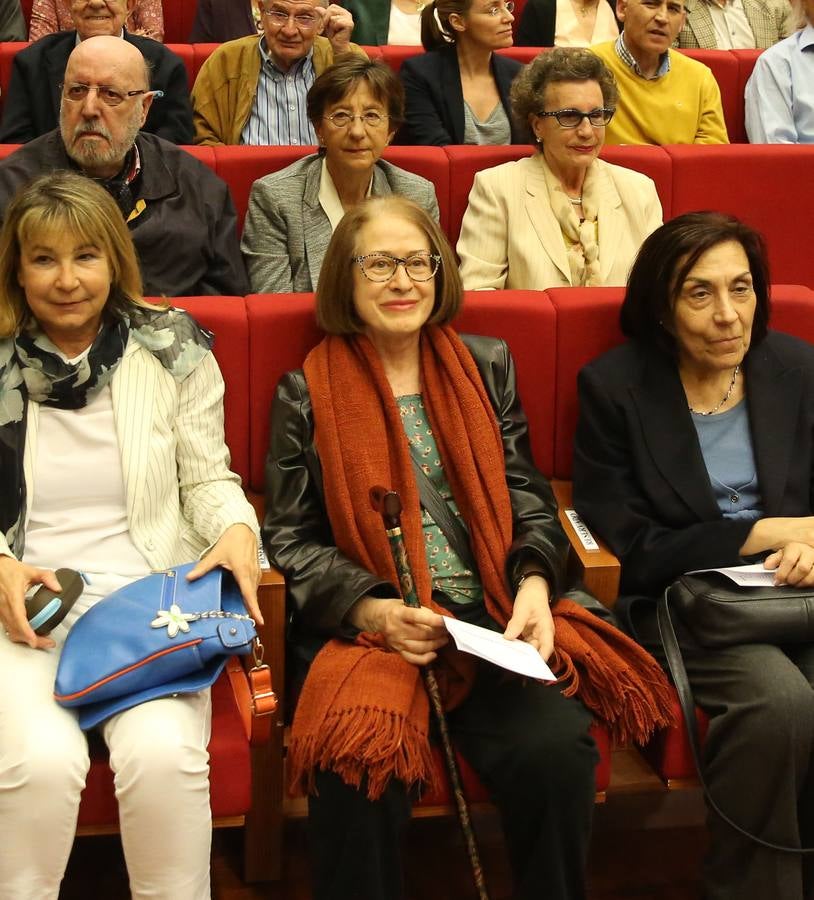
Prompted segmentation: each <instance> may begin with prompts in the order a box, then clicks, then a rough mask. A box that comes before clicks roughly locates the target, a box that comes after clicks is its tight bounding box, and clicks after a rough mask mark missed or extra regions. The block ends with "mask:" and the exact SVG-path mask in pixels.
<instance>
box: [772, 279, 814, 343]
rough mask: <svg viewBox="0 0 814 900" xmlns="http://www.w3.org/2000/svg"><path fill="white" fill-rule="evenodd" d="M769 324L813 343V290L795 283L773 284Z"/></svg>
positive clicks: (776, 329)
mask: <svg viewBox="0 0 814 900" xmlns="http://www.w3.org/2000/svg"><path fill="white" fill-rule="evenodd" d="M769 325H770V327H771V328H774V329H775V331H784V332H785V333H786V334H793V335H795V336H796V337H799V338H802V339H803V340H805V341H808V342H809V343H810V344H814V291H812V290H811V289H810V288H807V287H803V286H801V285H797V284H775V285H774V286H773V287H772V316H771V320H770V322H769Z"/></svg>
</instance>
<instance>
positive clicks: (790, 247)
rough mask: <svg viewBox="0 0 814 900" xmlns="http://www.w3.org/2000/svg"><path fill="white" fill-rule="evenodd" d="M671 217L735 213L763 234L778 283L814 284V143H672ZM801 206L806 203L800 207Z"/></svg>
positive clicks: (774, 277) (669, 148)
mask: <svg viewBox="0 0 814 900" xmlns="http://www.w3.org/2000/svg"><path fill="white" fill-rule="evenodd" d="M664 149H665V151H666V152H667V153H669V154H670V156H671V158H672V160H673V203H672V215H673V216H677V215H679V214H680V213H683V212H690V211H692V210H700V209H715V210H720V211H721V212H727V213H731V214H733V215H735V216H737V217H738V218H739V219H743V221H744V222H746V223H747V224H748V225H751V226H752V227H753V228H756V229H758V230H759V231H761V232H762V233H763V235H764V236H765V238H766V241H767V243H768V245H769V261H770V263H771V270H772V280H773V281H774V282H775V283H778V282H783V283H785V284H805V285H808V286H809V287H814V268H812V265H811V253H810V252H809V242H808V240H807V233H806V224H805V223H806V217H805V215H802V216H800V215H795V210H802V209H807V206H808V201H809V200H810V199H811V198H812V197H814V146H811V145H808V146H806V145H802V144H801V145H790V144H760V145H757V144H756V145H743V144H736V145H734V146H730V147H727V146H704V147H694V146H688V147H684V146H670V147H665V148H664ZM801 204H802V205H801Z"/></svg>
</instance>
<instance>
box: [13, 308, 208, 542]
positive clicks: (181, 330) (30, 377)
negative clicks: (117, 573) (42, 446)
mask: <svg viewBox="0 0 814 900" xmlns="http://www.w3.org/2000/svg"><path fill="white" fill-rule="evenodd" d="M131 338H132V339H133V340H135V341H137V342H138V343H139V344H141V345H142V346H143V347H144V348H146V349H147V350H149V351H150V353H152V354H153V356H155V358H156V359H157V360H158V361H159V362H160V363H161V365H162V366H164V368H165V369H166V370H167V371H168V372H169V373H170V374H171V375H172V376H173V378H175V379H176V380H177V381H179V382H180V381H183V380H184V379H185V378H187V376H188V375H190V374H191V373H192V372H193V370H194V369H195V367H196V366H197V365H198V363H200V361H201V360H202V359H203V358H204V356H205V355H206V354H207V353H208V352H209V350H210V349H211V347H212V340H213V338H212V335H211V334H210V332H208V331H205V330H204V329H203V328H201V327H200V326H199V325H198V323H197V322H196V321H195V320H194V319H193V318H192V317H191V316H189V315H188V314H187V313H185V312H184V311H183V310H180V309H146V308H144V307H141V306H136V305H135V304H129V305H128V308H127V311H126V312H125V313H124V314H123V315H122V316H121V317H120V318H116V319H112V318H111V319H109V320H108V321H106V322H105V323H104V324H103V325H102V328H101V329H100V331H99V333H98V334H97V335H96V339H95V340H94V342H93V344H92V345H91V348H90V351H89V352H88V353H87V354H84V355H83V356H82V358H81V359H79V360H78V361H77V362H76V363H69V362H66V361H65V359H64V358H63V356H62V355H61V354H60V353H59V351H58V350H57V348H56V347H55V346H54V345H53V344H52V343H51V341H50V340H49V339H48V338H47V337H46V335H45V334H44V333H43V332H42V331H41V330H40V329H39V327H38V326H37V324H36V322H33V323H32V324H31V325H29V326H28V327H26V328H24V329H23V330H22V331H21V332H20V333H19V334H18V335H17V336H16V337H15V338H5V339H0V475H1V476H2V486H1V487H0V530H2V532H3V534H4V535H5V538H6V542H7V543H8V545H9V547H10V548H11V549H12V551H13V552H14V553H15V554H16V556H17V557H18V558H20V557H21V556H22V553H23V549H24V546H25V534H24V528H23V523H24V522H25V507H26V493H25V478H24V475H23V453H24V450H25V429H26V407H27V401H28V400H34V401H36V402H37V403H42V404H43V405H44V406H55V407H57V408H58V409H81V408H82V407H84V406H86V405H87V404H88V403H90V401H91V400H93V398H94V397H95V396H96V395H97V394H98V393H99V391H101V390H102V388H103V387H105V385H107V384H109V382H110V379H111V378H112V377H113V373H114V372H115V371H116V368H117V367H118V365H119V363H120V362H121V359H122V356H123V355H124V350H125V347H126V346H127V342H128V340H130V339H131Z"/></svg>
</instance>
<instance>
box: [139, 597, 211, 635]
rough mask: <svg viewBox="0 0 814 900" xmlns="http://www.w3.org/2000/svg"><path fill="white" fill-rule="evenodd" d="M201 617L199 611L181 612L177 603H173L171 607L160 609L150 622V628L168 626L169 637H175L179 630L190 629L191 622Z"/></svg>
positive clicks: (185, 630)
mask: <svg viewBox="0 0 814 900" xmlns="http://www.w3.org/2000/svg"><path fill="white" fill-rule="evenodd" d="M199 618H200V616H199V615H198V614H197V613H185V612H181V608H180V607H179V606H178V604H177V603H173V604H172V606H170V608H169V609H160V610H158V615H157V616H156V617H155V618H154V619H153V621H152V622H150V628H166V629H167V637H171V638H174V637H175V636H176V635H177V634H178V632H179V631H183V632H184V633H186V632H187V631H189V623H190V622H195V621H197V620H198V619H199Z"/></svg>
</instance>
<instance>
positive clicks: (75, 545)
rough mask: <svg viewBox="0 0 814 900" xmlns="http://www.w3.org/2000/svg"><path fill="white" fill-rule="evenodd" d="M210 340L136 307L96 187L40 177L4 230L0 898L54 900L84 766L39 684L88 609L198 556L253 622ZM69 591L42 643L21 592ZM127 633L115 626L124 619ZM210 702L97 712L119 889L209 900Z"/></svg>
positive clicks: (118, 229) (67, 713)
mask: <svg viewBox="0 0 814 900" xmlns="http://www.w3.org/2000/svg"><path fill="white" fill-rule="evenodd" d="M211 342H212V336H211V335H210V334H209V333H208V332H206V331H204V330H202V329H201V328H200V327H199V326H198V325H197V324H196V323H195V321H194V320H193V319H192V318H190V317H189V316H188V315H187V314H186V313H184V312H182V311H181V310H176V309H171V308H160V307H156V306H152V305H150V304H147V303H145V302H144V301H143V300H142V290H141V277H140V274H139V268H138V262H137V260H136V255H135V251H134V249H133V243H132V240H131V238H130V235H129V232H128V230H127V226H126V224H125V223H124V220H123V219H122V216H121V213H120V212H119V209H118V207H117V206H116V203H115V201H114V200H113V199H112V197H111V196H110V195H109V194H108V192H107V191H106V190H104V188H102V187H101V186H99V185H97V184H95V183H94V182H92V181H90V180H89V179H86V178H84V177H83V176H80V175H76V174H73V173H67V172H62V173H56V174H52V175H46V176H43V177H41V178H39V179H37V180H36V181H34V182H32V183H31V184H30V185H29V186H27V187H25V188H23V189H22V190H21V192H20V193H19V194H18V195H17V196H16V197H15V198H14V199H13V200H12V202H11V203H10V204H9V206H8V208H7V209H6V213H5V220H4V222H3V229H2V232H0V471H2V473H3V490H2V492H0V680H2V683H3V684H6V685H12V684H13V685H14V690H7V691H4V692H3V693H2V694H0V722H2V728H0V846H2V848H3V849H2V853H0V885H2V888H1V889H0V893H3V896H9V897H14V898H15V900H49V898H52V900H56V898H57V896H58V894H59V885H60V882H61V880H62V876H63V873H64V871H65V866H66V863H67V861H68V856H69V854H70V850H71V845H72V843H73V838H74V832H75V828H76V818H77V810H78V807H79V798H80V794H81V792H82V789H83V788H84V786H85V777H86V775H87V772H88V768H89V765H90V762H89V757H88V743H87V739H86V737H85V735H84V734H83V733H82V731H81V729H80V727H79V723H78V721H77V714H76V711H75V710H68V709H64V708H62V707H60V706H57V705H56V703H55V702H54V699H53V690H54V676H55V672H56V669H57V665H58V662H59V658H60V653H61V650H62V646H63V644H64V641H65V638H66V636H67V634H68V631H69V630H70V628H71V627H72V626H73V624H74V623H75V622H76V621H77V619H79V617H80V616H82V615H83V614H84V613H85V612H87V610H88V609H90V608H91V607H92V606H93V605H94V604H95V603H96V602H97V601H98V600H99V599H101V598H102V597H104V596H106V595H107V594H109V593H111V592H113V591H115V590H117V589H118V588H120V587H122V586H123V585H125V584H128V583H129V582H131V581H134V580H136V579H138V578H140V577H143V576H146V575H149V574H150V572H151V571H153V570H160V569H166V568H168V567H170V566H172V565H176V564H179V563H183V562H186V561H189V560H192V559H195V558H200V562H199V564H198V566H197V567H196V568H195V570H194V571H193V572H192V573H191V574H190V578H197V577H200V576H201V575H203V574H204V573H205V572H207V571H209V570H211V569H213V568H215V567H216V566H218V565H221V566H223V567H225V568H227V569H230V570H231V571H232V572H233V574H234V576H235V579H236V581H237V583H238V585H239V586H240V589H241V593H242V594H243V598H244V601H245V603H246V605H247V607H248V609H249V610H250V612H251V614H252V615H253V616H255V617H257V616H258V614H259V613H258V609H257V596H256V586H257V578H258V574H259V572H258V567H257V522H256V519H255V517H254V514H253V512H252V509H251V506H250V505H249V504H248V503H247V501H246V499H245V497H244V496H243V493H242V491H241V489H240V483H239V479H238V477H237V476H236V475H234V474H232V473H231V472H230V471H229V452H228V450H227V448H226V445H225V444H224V440H223V379H222V378H221V375H220V371H219V370H218V366H217V363H216V362H215V359H214V357H213V355H212V352H211V349H210V347H211ZM57 567H68V568H71V569H75V570H78V571H80V572H81V573H82V578H83V582H84V589H83V593H82V595H81V596H80V597H79V598H78V599H77V601H76V602H75V604H74V605H73V607H72V608H71V610H70V611H69V612H68V614H67V616H66V617H65V619H64V620H63V622H62V623H61V624H60V625H58V626H57V627H56V628H55V629H54V631H53V632H52V634H51V636H48V637H44V636H39V635H37V634H35V633H34V631H33V630H32V627H31V625H30V624H29V622H28V620H27V617H26V607H25V596H26V593H27V591H28V589H29V588H31V587H33V586H37V585H40V584H42V585H45V586H46V587H48V588H50V589H51V590H57V591H58V590H59V589H60V584H59V582H58V581H57V579H56V576H55V575H54V572H53V570H54V569H56V568H57ZM123 627H124V628H126V625H125V624H123ZM209 728H210V705H209V692H208V691H202V692H199V693H194V694H186V695H174V696H171V697H164V698H161V699H156V700H151V701H149V702H146V703H143V704H141V705H139V706H134V707H132V708H131V709H128V710H125V711H124V712H121V713H118V714H117V715H114V716H112V717H111V718H109V719H107V720H106V721H104V722H103V723H102V724H101V726H100V729H101V734H102V738H103V739H104V741H105V742H106V744H107V746H108V748H109V750H110V765H111V768H112V769H113V772H114V780H115V785H116V797H117V800H118V803H119V821H120V825H121V832H122V844H123V848H124V855H125V859H126V862H127V867H128V871H129V874H130V886H131V891H132V894H133V896H134V897H139V898H141V897H148V896H149V897H152V898H162V900H208V898H209V897H210V888H209V850H210V842H211V814H210V808H209V782H208V774H209V771H208V756H207V750H206V748H207V743H208V741H209Z"/></svg>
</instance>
